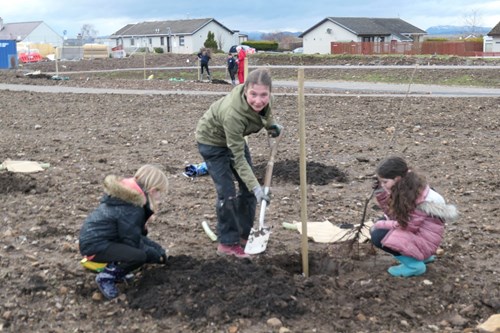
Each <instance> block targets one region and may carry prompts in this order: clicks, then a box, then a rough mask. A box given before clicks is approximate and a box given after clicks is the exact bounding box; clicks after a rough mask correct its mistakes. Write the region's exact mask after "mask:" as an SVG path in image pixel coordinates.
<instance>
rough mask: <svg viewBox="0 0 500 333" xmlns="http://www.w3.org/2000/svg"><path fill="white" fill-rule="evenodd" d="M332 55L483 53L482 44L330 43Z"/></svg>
mask: <svg viewBox="0 0 500 333" xmlns="http://www.w3.org/2000/svg"><path fill="white" fill-rule="evenodd" d="M331 53H332V54H366V55H377V54H408V55H416V54H440V55H456V56H462V57H471V56H478V55H480V54H482V53H483V43H482V42H468V41H455V42H421V43H409V42H387V43H375V42H345V43H344V42H332V43H331Z"/></svg>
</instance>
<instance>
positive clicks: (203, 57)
mask: <svg viewBox="0 0 500 333" xmlns="http://www.w3.org/2000/svg"><path fill="white" fill-rule="evenodd" d="M211 58H212V57H211V54H210V49H202V50H201V51H200V52H199V53H198V59H200V66H201V79H202V80H203V69H205V70H206V71H207V77H208V80H209V81H210V70H209V69H208V62H209V61H210V59H211Z"/></svg>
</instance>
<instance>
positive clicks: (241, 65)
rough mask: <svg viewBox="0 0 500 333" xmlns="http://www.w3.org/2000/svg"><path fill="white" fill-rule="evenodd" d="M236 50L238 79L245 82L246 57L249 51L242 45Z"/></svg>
mask: <svg viewBox="0 0 500 333" xmlns="http://www.w3.org/2000/svg"><path fill="white" fill-rule="evenodd" d="M236 51H238V81H239V82H240V84H243V82H245V58H246V57H247V53H246V51H245V49H244V48H242V47H241V46H238V47H237V48H236Z"/></svg>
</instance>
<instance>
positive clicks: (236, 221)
mask: <svg viewBox="0 0 500 333" xmlns="http://www.w3.org/2000/svg"><path fill="white" fill-rule="evenodd" d="M198 149H199V151H200V154H201V156H202V157H203V159H204V160H205V162H206V163H207V170H208V174H209V175H210V177H212V180H213V181H214V184H215V189H216V191H217V202H216V204H215V205H216V208H215V210H216V213H217V232H218V234H219V242H220V243H221V244H227V245H232V244H239V242H240V238H243V239H248V235H249V234H250V230H251V229H252V226H253V223H254V219H255V210H256V206H257V199H256V198H255V195H254V194H253V192H252V191H251V190H250V189H248V188H247V187H246V185H245V183H244V182H243V180H242V179H241V178H240V176H239V175H238V173H237V172H236V170H235V169H234V167H233V161H232V160H233V154H232V152H231V150H230V149H229V148H227V147H216V146H210V145H205V144H202V143H198ZM245 158H246V160H247V162H248V164H250V166H252V159H251V156H250V150H249V149H248V146H246V145H245ZM235 179H236V181H237V182H238V187H239V191H238V193H236V186H235V182H234V180H235Z"/></svg>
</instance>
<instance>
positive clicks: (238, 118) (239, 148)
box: [196, 84, 276, 190]
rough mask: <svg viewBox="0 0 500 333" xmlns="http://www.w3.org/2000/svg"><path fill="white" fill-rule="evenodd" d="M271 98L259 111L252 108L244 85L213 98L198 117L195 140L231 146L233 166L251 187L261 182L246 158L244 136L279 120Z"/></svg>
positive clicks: (220, 145)
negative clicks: (275, 118)
mask: <svg viewBox="0 0 500 333" xmlns="http://www.w3.org/2000/svg"><path fill="white" fill-rule="evenodd" d="M271 104H272V98H271V99H270V101H269V104H268V105H267V106H266V107H265V108H264V109H263V110H262V111H261V112H259V113H257V112H255V111H253V110H252V108H251V107H250V105H248V103H247V101H246V98H245V95H244V85H242V84H241V85H238V86H236V87H235V88H234V89H233V90H232V91H231V93H230V94H229V95H227V96H225V97H223V98H221V99H219V100H218V101H216V102H214V103H213V104H212V105H211V106H210V108H209V109H208V110H207V111H206V112H205V114H204V115H203V117H201V119H200V120H199V121H198V125H197V126H196V141H197V142H199V143H203V144H206V145H210V146H217V147H228V148H229V149H230V150H231V152H232V153H233V163H234V168H235V170H236V172H237V173H238V175H239V176H240V177H241V179H242V180H243V181H244V182H245V185H246V186H247V187H248V189H250V190H252V189H253V188H254V187H255V186H258V185H259V182H258V180H257V177H255V175H254V173H253V170H252V168H251V167H250V165H249V164H248V162H247V160H246V159H245V143H246V142H245V136H247V135H250V134H252V133H257V132H259V131H260V130H261V129H262V128H266V129H269V128H270V127H271V126H272V125H275V124H276V122H275V121H274V119H273V116H272V113H271Z"/></svg>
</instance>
